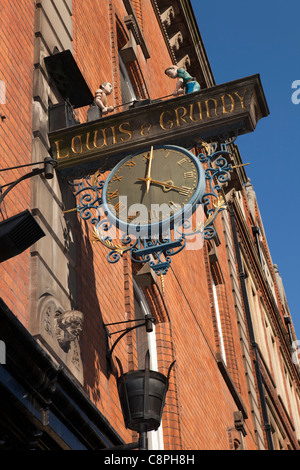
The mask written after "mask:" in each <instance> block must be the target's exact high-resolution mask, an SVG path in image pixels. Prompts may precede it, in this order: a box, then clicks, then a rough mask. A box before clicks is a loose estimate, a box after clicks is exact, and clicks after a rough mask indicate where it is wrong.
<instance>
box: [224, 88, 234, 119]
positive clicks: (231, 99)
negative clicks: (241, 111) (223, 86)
mask: <svg viewBox="0 0 300 470" xmlns="http://www.w3.org/2000/svg"><path fill="white" fill-rule="evenodd" d="M225 96H229V99H230V101H231V108H230V109H229V110H228V109H226V102H225ZM221 101H222V105H223V114H228V113H232V112H233V111H234V109H235V101H234V98H233V96H232V95H230V94H229V93H226V94H225V95H222V96H221Z"/></svg>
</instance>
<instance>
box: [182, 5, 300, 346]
mask: <svg viewBox="0 0 300 470" xmlns="http://www.w3.org/2000/svg"><path fill="white" fill-rule="evenodd" d="M191 3H192V5H193V8H194V12H195V16H196V19H197V22H198V26H199V30H200V33H201V36H202V39H203V42H204V46H205V49H206V52H207V55H208V58H209V61H210V64H211V68H212V71H213V74H214V77H215V81H216V84H221V83H225V82H229V81H231V80H236V79H238V78H243V77H246V76H249V75H254V74H257V73H258V74H260V78H261V81H262V86H263V89H264V92H265V95H266V99H267V103H268V106H269V109H270V115H269V116H268V117H266V118H264V119H262V120H260V121H259V122H258V125H257V127H256V129H255V131H254V132H253V133H250V134H246V135H244V136H240V137H238V139H237V140H236V143H237V145H238V147H239V150H240V153H241V156H242V159H243V162H244V163H248V162H250V163H251V164H250V165H249V166H247V167H246V171H247V175H248V177H249V178H250V179H251V182H252V184H253V186H254V190H255V193H256V196H257V200H258V203H259V209H260V212H261V216H262V219H263V224H264V229H265V232H266V236H267V240H268V245H269V248H270V252H271V256H272V260H273V263H274V264H277V265H278V269H279V272H280V275H281V277H282V279H283V283H284V287H285V291H286V296H287V300H288V304H289V308H290V312H291V316H292V319H293V323H294V327H295V330H296V335H297V338H298V340H300V312H299V301H298V297H299V292H300V281H299V279H300V273H299V267H300V256H299V251H300V249H299V242H298V239H299V237H300V223H299V214H300V210H299V203H300V197H299V196H300V194H299V193H300V191H299V188H300V184H299V176H300V172H299V160H300V149H299V140H300V139H299V136H300V103H299V104H293V102H292V94H293V93H295V92H296V93H295V95H294V97H295V98H297V99H298V101H300V100H299V98H300V91H299V93H297V89H292V83H293V82H294V81H296V80H299V83H300V67H299V66H300V27H299V18H300V2H299V0H285V1H284V2H283V1H282V0H280V1H279V0H273V1H272V2H271V1H270V0H251V2H245V3H244V2H240V1H238V0H227V1H224V0H214V1H213V2H204V1H202V0H191ZM298 88H299V90H300V87H299V86H298Z"/></svg>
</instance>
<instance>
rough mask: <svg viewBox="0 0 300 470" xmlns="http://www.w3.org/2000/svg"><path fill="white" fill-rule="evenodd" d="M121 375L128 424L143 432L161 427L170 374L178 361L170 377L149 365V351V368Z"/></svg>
mask: <svg viewBox="0 0 300 470" xmlns="http://www.w3.org/2000/svg"><path fill="white" fill-rule="evenodd" d="M118 363H119V366H120V369H121V375H120V377H119V378H118V382H117V385H118V392H119V398H120V403H121V407H122V412H123V417H124V422H125V426H126V428H128V429H131V430H132V431H137V432H138V433H140V434H141V433H143V432H147V431H153V430H157V429H158V427H159V426H160V423H161V417H162V413H163V408H164V405H165V398H166V393H167V390H168V387H169V376H170V372H171V368H172V366H173V365H174V363H175V361H174V362H173V363H172V364H171V365H170V367H169V371H168V375H167V377H166V376H164V375H163V374H161V373H160V372H156V371H153V370H150V369H149V363H150V354H149V351H147V354H146V358H145V369H144V370H137V371H130V372H127V373H126V374H123V370H122V366H121V363H120V361H118Z"/></svg>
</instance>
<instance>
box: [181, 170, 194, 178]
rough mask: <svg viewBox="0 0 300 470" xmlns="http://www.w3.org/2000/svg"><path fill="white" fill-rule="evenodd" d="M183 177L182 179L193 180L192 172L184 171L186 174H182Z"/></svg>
mask: <svg viewBox="0 0 300 470" xmlns="http://www.w3.org/2000/svg"><path fill="white" fill-rule="evenodd" d="M183 177H184V179H187V178H193V177H194V172H193V171H186V172H185V173H184V174H183Z"/></svg>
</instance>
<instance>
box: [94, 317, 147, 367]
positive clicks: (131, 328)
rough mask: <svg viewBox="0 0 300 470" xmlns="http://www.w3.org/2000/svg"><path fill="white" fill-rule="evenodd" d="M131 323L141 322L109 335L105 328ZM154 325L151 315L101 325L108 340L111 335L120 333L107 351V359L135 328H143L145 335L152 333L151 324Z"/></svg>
mask: <svg viewBox="0 0 300 470" xmlns="http://www.w3.org/2000/svg"><path fill="white" fill-rule="evenodd" d="M132 322H142V323H140V324H138V325H134V326H131V327H128V328H125V329H123V330H119V331H115V332H113V333H110V331H109V330H108V328H107V327H108V326H113V325H121V324H125V323H132ZM154 323H155V318H154V317H152V315H145V317H144V318H138V319H135V320H126V321H120V322H115V323H103V326H104V329H105V332H106V335H107V337H108V338H110V337H111V336H112V335H115V334H118V333H121V334H120V336H119V337H118V338H117V340H116V341H115V342H114V344H113V345H112V347H111V348H110V349H109V350H108V352H107V359H108V360H110V359H111V356H112V353H113V350H114V349H115V347H116V345H117V344H118V342H119V341H120V340H121V339H122V338H123V337H124V336H125V335H126V334H127V333H129V332H130V331H132V330H135V329H136V328H140V327H141V326H145V327H146V331H147V333H151V332H152V331H153V324H154Z"/></svg>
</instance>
